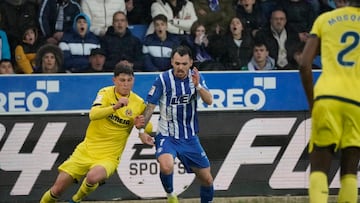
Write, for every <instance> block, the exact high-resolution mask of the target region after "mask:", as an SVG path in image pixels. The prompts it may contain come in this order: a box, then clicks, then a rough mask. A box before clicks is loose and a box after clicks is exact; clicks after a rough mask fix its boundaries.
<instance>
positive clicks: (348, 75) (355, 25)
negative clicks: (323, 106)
mask: <svg viewBox="0 0 360 203" xmlns="http://www.w3.org/2000/svg"><path fill="white" fill-rule="evenodd" d="M317 21H318V22H316V23H315V24H314V28H313V31H314V30H317V32H318V34H319V37H320V39H321V60H322V69H323V70H322V74H321V76H320V78H319V80H318V82H317V84H316V87H315V96H322V95H333V96H339V97H343V98H348V99H352V100H355V101H360V94H359V93H358V90H359V88H360V67H359V66H360V57H359V56H360V10H358V9H356V8H352V7H348V8H342V9H337V10H334V11H333V12H328V13H326V14H325V15H323V16H321V17H320V20H317Z"/></svg>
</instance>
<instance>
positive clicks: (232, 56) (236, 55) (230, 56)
mask: <svg viewBox="0 0 360 203" xmlns="http://www.w3.org/2000/svg"><path fill="white" fill-rule="evenodd" d="M253 45H254V41H253V38H252V37H251V35H250V33H249V32H244V33H243V36H242V43H241V45H240V47H238V46H237V45H236V44H235V42H234V39H233V37H232V35H231V34H230V33H229V34H226V35H224V36H223V37H222V38H221V39H219V40H217V41H215V42H214V43H210V45H209V46H210V51H211V55H212V56H214V57H215V59H216V60H217V61H218V62H220V63H221V64H223V66H224V69H225V70H241V69H242V67H244V66H246V65H247V64H248V62H249V61H250V59H251V57H252V48H253Z"/></svg>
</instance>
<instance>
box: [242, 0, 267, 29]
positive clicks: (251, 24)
mask: <svg viewBox="0 0 360 203" xmlns="http://www.w3.org/2000/svg"><path fill="white" fill-rule="evenodd" d="M236 16H237V17H239V19H242V20H243V21H244V22H245V25H244V26H245V27H246V29H248V30H249V31H250V32H252V31H253V30H260V29H261V28H263V27H265V25H266V24H267V23H268V21H269V19H266V18H265V15H264V12H262V10H261V7H260V5H259V4H258V3H256V4H255V5H254V9H253V12H252V13H247V12H246V11H245V9H244V7H242V6H241V5H237V6H236Z"/></svg>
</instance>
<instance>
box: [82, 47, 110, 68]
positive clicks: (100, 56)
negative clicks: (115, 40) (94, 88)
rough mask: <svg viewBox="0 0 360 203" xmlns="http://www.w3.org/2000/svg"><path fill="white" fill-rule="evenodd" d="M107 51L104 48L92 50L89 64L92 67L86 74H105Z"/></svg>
mask: <svg viewBox="0 0 360 203" xmlns="http://www.w3.org/2000/svg"><path fill="white" fill-rule="evenodd" d="M105 59H106V55H105V51H104V50H103V49H102V48H95V49H92V50H91V52H90V57H89V62H90V66H89V68H88V69H87V70H86V71H85V72H86V73H96V72H104V64H105Z"/></svg>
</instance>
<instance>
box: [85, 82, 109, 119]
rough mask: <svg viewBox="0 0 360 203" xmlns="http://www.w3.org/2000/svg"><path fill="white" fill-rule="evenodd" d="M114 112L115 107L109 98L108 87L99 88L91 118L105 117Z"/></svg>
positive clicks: (90, 113)
mask: <svg viewBox="0 0 360 203" xmlns="http://www.w3.org/2000/svg"><path fill="white" fill-rule="evenodd" d="M113 112H114V109H113V107H112V105H111V103H110V102H109V100H108V96H107V91H106V89H105V88H103V89H101V90H99V91H98V93H97V95H96V98H95V100H94V102H93V105H92V107H91V109H90V112H89V118H90V120H98V119H102V118H105V117H107V116H109V115H110V114H112V113H113Z"/></svg>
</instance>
